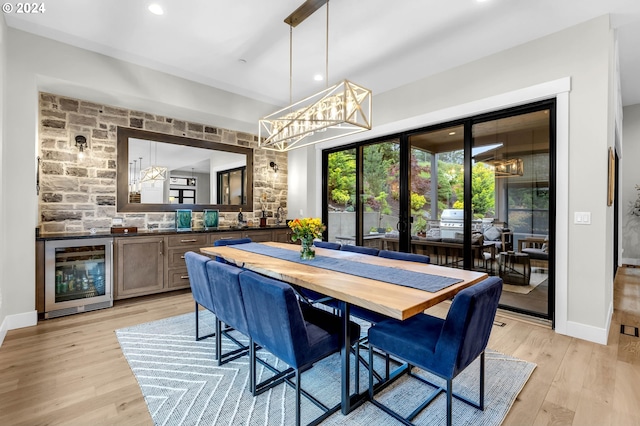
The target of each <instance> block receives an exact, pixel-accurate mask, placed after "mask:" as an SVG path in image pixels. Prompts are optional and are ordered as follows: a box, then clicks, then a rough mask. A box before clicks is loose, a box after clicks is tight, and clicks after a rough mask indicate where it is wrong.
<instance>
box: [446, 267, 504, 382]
mask: <svg viewBox="0 0 640 426" xmlns="http://www.w3.org/2000/svg"><path fill="white" fill-rule="evenodd" d="M501 293H502V279H500V278H498V277H489V278H487V279H485V280H484V281H481V282H480V283H478V284H475V285H472V286H471V287H467V288H466V289H464V290H462V291H461V292H459V293H458V294H457V295H456V296H455V297H454V298H453V303H452V304H451V307H450V308H449V313H448V314H447V318H446V320H445V321H444V323H443V325H442V332H441V334H440V338H439V339H438V343H437V344H436V348H435V352H436V354H439V355H440V357H441V358H442V362H441V363H438V364H439V365H442V366H445V365H447V366H450V367H451V368H452V370H451V371H447V372H444V373H445V374H446V375H448V376H449V377H455V376H456V375H457V374H458V372H460V371H462V370H463V369H464V368H466V367H467V366H468V365H469V364H470V363H471V362H472V361H473V360H474V359H476V358H477V357H478V355H480V354H481V353H482V352H483V351H484V350H485V349H486V347H487V343H488V342H489V335H490V334H491V327H492V326H493V320H494V319H495V316H496V311H497V309H498V301H499V300H500V295H501ZM447 369H449V367H447Z"/></svg>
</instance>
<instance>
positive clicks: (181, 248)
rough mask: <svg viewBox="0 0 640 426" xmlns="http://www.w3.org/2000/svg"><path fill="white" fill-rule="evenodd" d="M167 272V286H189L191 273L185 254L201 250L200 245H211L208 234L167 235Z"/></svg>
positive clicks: (174, 287) (172, 287)
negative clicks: (189, 272) (188, 269)
mask: <svg viewBox="0 0 640 426" xmlns="http://www.w3.org/2000/svg"><path fill="white" fill-rule="evenodd" d="M165 238H166V243H167V274H166V288H167V289H170V290H176V289H179V288H187V287H189V286H190V284H189V274H188V273H187V264H186V262H185V260H184V254H185V253H186V252H188V251H195V252H196V253H199V252H200V247H205V246H208V245H209V236H208V235H207V234H182V235H171V236H167V237H165Z"/></svg>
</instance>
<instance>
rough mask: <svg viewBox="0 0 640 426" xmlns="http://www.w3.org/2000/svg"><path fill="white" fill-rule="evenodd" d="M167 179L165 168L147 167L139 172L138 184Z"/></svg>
mask: <svg viewBox="0 0 640 426" xmlns="http://www.w3.org/2000/svg"><path fill="white" fill-rule="evenodd" d="M166 179H167V168H166V167H160V166H149V167H147V168H146V169H144V170H142V171H141V172H140V182H157V181H163V180H166Z"/></svg>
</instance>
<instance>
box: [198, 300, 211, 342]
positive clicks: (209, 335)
mask: <svg viewBox="0 0 640 426" xmlns="http://www.w3.org/2000/svg"><path fill="white" fill-rule="evenodd" d="M195 306H196V309H195V316H196V341H198V340H203V339H206V338H209V337H213V336H215V333H211V334H207V335H206V336H200V309H198V302H195Z"/></svg>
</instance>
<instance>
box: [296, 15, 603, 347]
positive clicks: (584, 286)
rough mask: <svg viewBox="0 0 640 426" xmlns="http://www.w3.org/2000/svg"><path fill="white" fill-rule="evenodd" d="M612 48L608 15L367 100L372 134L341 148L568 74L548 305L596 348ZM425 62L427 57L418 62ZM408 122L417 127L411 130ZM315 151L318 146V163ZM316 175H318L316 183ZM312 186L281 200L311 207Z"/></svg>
mask: <svg viewBox="0 0 640 426" xmlns="http://www.w3.org/2000/svg"><path fill="white" fill-rule="evenodd" d="M613 49H614V38H613V32H612V31H611V30H610V28H609V19H608V16H603V17H600V18H597V19H594V20H591V21H588V22H586V23H583V24H580V25H578V26H575V27H572V28H569V29H567V30H564V31H561V32H558V33H556V34H552V35H550V36H547V37H544V38H541V39H538V40H535V41H533V42H530V43H526V44H524V45H521V46H518V47H516V48H513V49H510V50H507V51H504V52H500V53H498V54H495V55H492V56H490V57H487V58H483V59H481V60H478V61H475V62H473V63H470V64H467V65H463V66H460V67H458V68H456V69H453V70H450V71H447V72H444V73H441V74H439V75H436V76H433V77H429V78H426V79H423V80H420V81H417V82H415V83H412V84H409V85H406V86H404V87H401V88H399V89H397V90H392V91H389V92H386V93H382V94H379V95H375V96H374V99H373V108H374V111H373V122H374V130H372V131H371V132H368V133H363V134H360V135H357V137H351V138H346V139H344V140H341V141H340V142H339V143H349V142H353V141H357V140H365V139H368V138H371V137H372V136H373V135H376V136H378V135H379V134H385V133H384V132H380V131H378V132H376V129H378V130H379V129H380V128H386V130H387V132H388V133H390V132H391V131H400V130H406V129H408V128H416V127H419V126H426V125H430V124H435V123H441V122H444V121H448V120H452V119H456V118H461V117H464V116H468V115H472V114H478V113H482V112H485V111H487V110H491V109H494V110H495V109H498V108H503V107H506V106H510V105H508V104H504V103H499V102H495V103H493V104H492V102H493V101H494V100H495V99H497V98H498V97H499V95H502V94H509V93H512V92H516V91H519V92H523V93H525V94H526V93H527V91H528V90H529V89H530V88H534V87H536V86H538V85H541V84H544V83H546V82H551V81H556V80H558V79H563V78H567V77H569V78H570V81H571V90H570V92H569V96H568V109H567V111H568V116H567V118H566V119H565V120H564V121H563V122H562V123H558V125H559V127H562V126H566V129H565V130H566V135H567V139H566V142H563V141H562V140H559V143H564V144H565V145H564V146H559V149H560V150H565V151H566V152H567V153H568V155H567V156H566V160H565V162H564V163H563V164H559V165H558V174H559V179H561V181H560V182H559V186H560V187H565V188H567V189H566V191H565V192H566V194H567V195H566V198H564V197H563V198H562V199H560V200H558V201H559V202H560V203H567V202H568V204H566V205H567V207H566V209H565V211H564V213H563V214H562V215H561V216H559V217H557V222H558V226H559V231H560V232H559V233H558V235H557V241H556V247H557V248H560V250H558V251H559V253H558V256H557V258H556V260H557V263H558V271H559V272H560V271H561V270H565V271H566V273H564V274H561V273H559V274H558V276H557V279H558V282H557V287H558V291H559V292H560V293H561V296H562V294H564V295H566V297H559V300H558V304H557V305H556V314H557V321H556V327H557V330H558V331H559V332H561V333H565V334H569V335H573V336H576V337H581V338H584V339H588V340H592V341H597V342H600V343H604V342H606V340H607V336H608V328H609V324H610V320H611V309H612V306H613V300H612V294H613V293H612V288H613V251H612V242H611V241H612V232H611V229H612V225H611V224H612V220H613V209H612V208H611V207H608V206H607V204H606V194H607V192H606V190H607V161H606V159H607V149H608V147H610V146H613V144H614V137H613V125H612V123H613V121H614V120H613V110H614V108H613V107H612V103H613V102H612V91H613V89H612V87H611V86H612V81H613V79H611V78H610V74H611V72H612V69H613V66H612V60H613V57H614V55H613V54H612V50H613ZM429 60H432V58H425V61H429ZM415 66H420V64H415ZM531 93H532V94H531V97H530V98H529V99H526V96H525V99H524V100H525V101H526V102H529V101H534V100H537V98H536V95H535V93H536V92H535V90H531ZM564 102H565V101H564V99H563V100H562V102H560V103H564ZM519 103H525V102H522V101H521V102H519ZM415 117H419V118H422V122H420V123H419V124H418V122H419V120H415V119H413V118H415ZM559 130H560V129H559ZM388 133H386V134H388ZM329 145H331V146H334V145H335V143H334V144H329ZM329 145H325V146H324V147H326V146H329ZM322 148H323V146H320V147H318V150H317V151H316V156H317V157H319V155H320V151H319V150H320V149H322ZM319 164H320V163H319V160H318V159H316V165H319ZM320 175H321V171H320V168H318V172H317V173H316V176H315V178H316V180H318V177H319V176H320ZM563 176H564V177H563ZM309 179H311V178H309ZM319 188H320V186H319V185H317V186H316V194H301V193H294V192H293V191H292V188H290V190H289V195H290V198H295V197H297V196H303V195H304V197H306V198H308V199H309V198H314V197H315V199H316V200H319V198H320V195H319V193H318V192H317V191H319ZM312 195H313V197H312ZM575 211H581V212H591V219H592V224H591V225H589V226H584V225H574V224H573V214H574V212H575ZM562 247H569V248H568V249H564V250H562ZM594 260H595V261H594Z"/></svg>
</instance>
